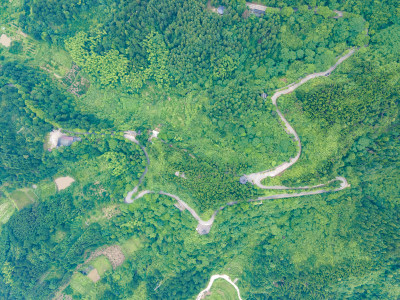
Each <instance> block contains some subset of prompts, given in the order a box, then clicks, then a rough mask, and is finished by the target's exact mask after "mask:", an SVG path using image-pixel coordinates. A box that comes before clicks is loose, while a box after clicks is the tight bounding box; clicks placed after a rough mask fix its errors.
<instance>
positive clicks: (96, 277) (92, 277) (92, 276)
mask: <svg viewBox="0 0 400 300" xmlns="http://www.w3.org/2000/svg"><path fill="white" fill-rule="evenodd" d="M87 277H89V279H90V280H91V281H93V282H94V283H96V282H97V281H99V280H100V275H99V272H97V269H93V270H92V271H90V273H89V274H88V275H87Z"/></svg>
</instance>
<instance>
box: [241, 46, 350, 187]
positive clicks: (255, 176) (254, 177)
mask: <svg viewBox="0 0 400 300" xmlns="http://www.w3.org/2000/svg"><path fill="white" fill-rule="evenodd" d="M354 52H355V49H351V50H350V51H349V53H347V54H346V55H343V56H342V57H340V58H339V59H338V61H337V62H336V63H335V64H334V65H333V66H332V67H330V68H329V69H328V70H326V71H324V72H319V73H313V74H310V75H308V76H306V77H304V78H303V79H301V80H300V81H299V82H297V83H292V84H290V85H288V86H287V87H285V88H283V89H282V90H278V91H277V92H275V94H273V95H272V97H271V100H272V104H273V105H274V106H275V108H276V112H277V113H278V115H279V117H280V118H281V120H282V122H283V123H284V124H285V130H286V132H287V133H288V134H291V135H293V136H294V139H295V141H296V142H297V147H298V152H297V154H296V156H295V157H292V158H290V159H289V161H288V162H284V163H282V164H281V165H279V166H277V167H276V168H274V169H269V170H266V171H261V172H257V173H252V174H249V175H244V176H245V177H246V178H247V180H248V181H250V182H251V183H253V184H255V185H256V186H258V187H259V188H262V189H281V188H282V187H281V186H279V187H278V186H265V185H263V184H262V183H261V181H262V180H264V179H265V178H267V177H275V176H277V175H279V174H280V173H282V172H284V171H285V170H287V169H288V168H290V167H291V166H292V165H294V164H295V163H296V162H297V161H298V160H299V158H300V155H301V142H300V138H299V135H298V134H297V132H296V130H294V129H293V127H292V126H291V125H290V124H289V122H288V121H287V120H286V119H285V117H284V116H283V114H282V112H281V111H280V110H279V108H278V105H277V100H278V98H279V97H280V96H282V95H286V94H290V93H291V92H293V91H294V90H296V89H297V88H298V87H300V86H302V85H303V84H305V83H306V82H308V81H309V80H311V79H314V78H317V77H321V76H329V75H330V74H331V73H332V72H333V71H334V70H335V69H336V68H337V67H338V66H339V65H340V64H341V63H342V62H344V61H345V60H346V59H348V58H349V57H350V56H352V55H353V54H354ZM304 188H308V187H304ZM283 189H296V188H289V187H283Z"/></svg>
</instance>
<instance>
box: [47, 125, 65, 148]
mask: <svg viewBox="0 0 400 300" xmlns="http://www.w3.org/2000/svg"><path fill="white" fill-rule="evenodd" d="M62 136H63V133H62V132H61V129H58V130H53V131H52V132H50V134H49V139H48V141H47V144H48V149H49V150H52V149H54V148H57V145H58V139H59V138H60V137H62Z"/></svg>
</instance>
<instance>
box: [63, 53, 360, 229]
mask: <svg viewBox="0 0 400 300" xmlns="http://www.w3.org/2000/svg"><path fill="white" fill-rule="evenodd" d="M354 52H355V49H351V50H350V51H349V52H348V53H347V54H345V55H343V56H341V57H340V58H339V59H338V60H337V62H336V63H335V64H334V65H333V66H332V67H330V68H329V69H328V70H326V71H323V72H318V73H313V74H310V75H308V76H306V77H304V78H302V79H301V80H300V81H298V82H296V83H292V84H290V85H288V86H286V87H284V88H282V89H279V90H277V91H276V92H275V93H274V94H273V95H272V97H271V100H272V104H273V105H274V106H275V108H276V112H277V113H278V115H279V117H280V119H281V120H282V122H283V124H284V125H285V130H286V132H287V133H288V134H290V135H293V136H294V139H295V141H296V142H297V146H298V151H297V154H296V156H295V157H292V158H290V160H289V161H288V162H284V163H282V164H280V165H279V166H277V167H276V168H274V169H269V170H265V171H261V172H257V173H251V174H248V175H244V177H245V178H246V179H247V180H248V181H249V182H251V183H252V184H254V185H256V186H258V187H259V188H261V189H266V190H305V189H314V188H323V187H325V186H327V185H329V184H330V183H332V182H334V181H340V183H341V184H340V187H338V188H336V189H332V190H326V189H318V190H315V191H304V192H299V193H294V194H287V193H285V194H276V195H270V196H263V197H258V198H256V199H249V200H248V202H254V201H262V200H272V199H282V198H293V197H301V196H307V195H317V194H322V193H328V192H337V191H340V190H343V189H345V188H347V187H350V184H349V183H348V182H347V180H346V178H344V177H340V176H339V177H336V178H335V179H332V180H330V181H328V182H327V183H325V184H319V185H314V186H302V187H287V186H280V185H273V186H265V185H263V184H262V183H261V181H262V180H264V179H265V178H267V177H275V176H277V175H279V174H281V173H282V172H284V171H285V170H287V169H288V168H290V167H291V166H292V165H294V164H295V163H296V162H297V161H298V159H299V158H300V155H301V141H300V138H299V135H298V134H297V132H296V131H295V130H294V129H293V127H292V126H291V125H290V124H289V122H288V121H287V120H286V119H285V117H284V116H283V114H282V112H281V111H280V110H279V108H278V105H277V100H278V98H279V97H280V96H282V95H286V94H290V93H291V92H293V91H295V90H296V89H297V88H298V87H300V86H301V85H303V84H305V83H306V82H308V81H309V80H311V79H314V78H318V77H322V76H329V75H330V74H331V73H332V72H333V71H334V70H335V69H336V68H337V67H338V66H339V65H340V64H341V63H342V62H344V61H345V60H346V59H348V58H349V57H350V56H352V55H353V54H354ZM64 131H65V132H68V133H73V134H78V135H79V134H80V135H91V134H96V135H106V133H92V132H84V133H82V132H73V131H68V130H64ZM115 133H116V132H111V133H109V134H111V135H114V134H115ZM124 137H125V138H126V139H128V140H130V141H132V142H134V143H136V144H137V145H138V146H139V147H140V148H141V149H142V151H143V152H144V154H145V156H146V160H147V166H146V168H145V170H144V172H143V174H142V175H141V176H140V178H139V183H138V184H137V185H136V186H135V187H134V188H133V189H132V191H130V192H129V193H128V194H127V196H126V197H125V203H132V202H133V201H135V200H137V199H139V198H142V197H143V196H144V195H146V194H156V193H157V194H160V195H165V196H168V197H171V198H173V199H175V200H176V201H177V202H178V203H179V205H180V206H181V207H183V208H184V209H187V210H188V211H189V212H190V214H191V215H192V216H193V217H194V218H195V219H196V220H197V221H198V225H197V228H196V230H197V232H198V233H199V234H207V233H209V232H210V230H211V226H212V224H213V223H214V220H215V217H216V215H217V214H218V212H219V211H221V210H223V209H224V208H225V207H227V206H232V205H235V204H237V203H238V201H232V202H229V203H227V204H226V205H224V206H221V207H220V208H218V209H217V210H215V211H214V213H213V214H212V216H211V218H210V219H208V220H202V219H201V218H200V216H199V215H198V214H197V213H196V211H195V210H194V209H193V208H192V207H190V206H189V205H188V204H187V203H186V202H185V201H183V200H182V199H180V198H179V197H178V196H176V195H173V194H170V193H166V192H164V191H159V192H155V191H149V190H143V191H140V192H139V193H138V191H139V187H140V185H141V184H142V183H143V180H144V178H145V176H146V174H147V172H148V168H149V166H150V158H149V155H148V153H147V151H146V148H145V147H144V146H143V145H141V144H140V143H139V141H138V140H136V132H134V131H125V132H124ZM135 194H136V196H135V197H134V198H133V196H134V195H135Z"/></svg>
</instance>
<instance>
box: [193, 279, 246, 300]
mask: <svg viewBox="0 0 400 300" xmlns="http://www.w3.org/2000/svg"><path fill="white" fill-rule="evenodd" d="M220 278H221V279H224V280H226V281H227V282H229V283H230V284H232V285H233V287H234V288H235V290H236V292H237V295H238V298H239V300H243V299H242V298H241V297H240V291H239V288H238V287H237V285H236V284H235V283H234V282H233V281H232V280H231V279H230V277H229V276H228V275H213V276H211V279H210V282H209V283H208V285H207V287H206V288H205V289H204V290H202V291H201V292H200V293H199V294H198V295H197V297H196V300H201V299H204V297H205V294H206V293H207V292H209V291H210V289H211V287H212V285H213V283H214V281H215V280H216V279H220Z"/></svg>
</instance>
